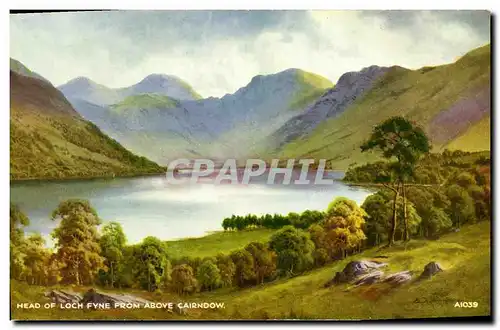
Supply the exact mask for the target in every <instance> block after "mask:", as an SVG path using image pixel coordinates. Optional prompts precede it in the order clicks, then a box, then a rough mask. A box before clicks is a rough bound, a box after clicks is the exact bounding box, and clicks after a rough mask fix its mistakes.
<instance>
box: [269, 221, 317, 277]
mask: <svg viewBox="0 0 500 330" xmlns="http://www.w3.org/2000/svg"><path fill="white" fill-rule="evenodd" d="M269 247H270V248H271V249H272V250H274V251H275V252H276V255H277V268H278V269H279V270H280V271H281V272H284V273H286V274H288V275H295V274H296V273H297V272H301V271H304V270H306V269H307V268H308V267H309V266H310V265H312V264H313V262H314V259H313V256H312V252H313V251H314V243H313V242H312V241H311V239H310V237H309V234H308V233H307V232H305V231H303V230H301V229H297V228H295V227H293V226H285V227H283V228H282V229H281V230H279V231H278V232H276V233H275V234H273V235H272V236H271V240H270V242H269Z"/></svg>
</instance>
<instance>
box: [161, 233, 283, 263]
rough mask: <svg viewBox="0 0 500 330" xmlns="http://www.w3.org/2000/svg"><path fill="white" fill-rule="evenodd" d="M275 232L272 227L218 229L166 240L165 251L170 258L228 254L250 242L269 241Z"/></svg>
mask: <svg viewBox="0 0 500 330" xmlns="http://www.w3.org/2000/svg"><path fill="white" fill-rule="evenodd" d="M274 232H275V230H272V229H266V228H259V229H249V230H243V231H219V232H214V233H211V234H210V235H207V236H202V237H195V238H185V239H181V240H177V241H168V242H167V253H168V255H169V257H170V258H173V259H175V258H180V257H193V258H196V257H200V258H204V257H212V256H215V255H217V254H218V253H225V254H228V253H230V252H232V251H234V250H238V249H242V248H244V247H245V246H246V245H247V244H249V243H251V242H262V243H265V242H267V241H269V238H270V237H271V235H272V234H273V233H274Z"/></svg>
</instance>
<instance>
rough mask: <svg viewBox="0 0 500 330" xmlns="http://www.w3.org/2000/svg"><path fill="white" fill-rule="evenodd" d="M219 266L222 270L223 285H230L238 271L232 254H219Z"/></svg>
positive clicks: (217, 258)
mask: <svg viewBox="0 0 500 330" xmlns="http://www.w3.org/2000/svg"><path fill="white" fill-rule="evenodd" d="M216 260H217V268H219V271H220V279H221V285H222V286H224V287H229V286H231V285H232V284H233V278H234V276H235V273H236V266H235V264H234V262H233V259H231V257H230V256H228V255H225V254H218V255H217V257H216Z"/></svg>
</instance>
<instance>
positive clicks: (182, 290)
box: [172, 264, 198, 295]
mask: <svg viewBox="0 0 500 330" xmlns="http://www.w3.org/2000/svg"><path fill="white" fill-rule="evenodd" d="M197 288H198V281H197V280H196V278H195V277H194V274H193V268H191V266H188V265H186V264H182V265H177V266H175V267H174V268H173V269H172V289H173V290H174V291H175V292H177V293H178V294H180V295H183V294H191V293H194V292H196V290H197Z"/></svg>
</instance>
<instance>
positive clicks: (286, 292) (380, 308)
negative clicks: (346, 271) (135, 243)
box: [11, 222, 491, 320]
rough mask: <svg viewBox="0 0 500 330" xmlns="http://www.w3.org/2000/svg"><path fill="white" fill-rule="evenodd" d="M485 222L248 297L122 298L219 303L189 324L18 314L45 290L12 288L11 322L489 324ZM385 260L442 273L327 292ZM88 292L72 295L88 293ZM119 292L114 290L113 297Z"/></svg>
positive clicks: (129, 314)
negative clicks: (364, 264) (352, 268)
mask: <svg viewBox="0 0 500 330" xmlns="http://www.w3.org/2000/svg"><path fill="white" fill-rule="evenodd" d="M490 231H491V226H490V222H482V223H479V224H474V225H468V226H465V227H463V228H461V230H460V232H456V233H451V234H447V235H444V236H442V237H441V238H439V239H438V240H412V241H410V242H409V243H407V244H397V245H395V246H394V247H391V248H386V249H380V248H378V247H377V248H373V249H370V250H367V251H365V252H363V253H361V254H358V255H354V256H351V257H348V258H346V259H345V260H342V261H340V262H334V263H333V264H330V265H327V266H324V267H323V268H320V269H317V270H314V271H311V272H308V273H306V274H303V275H300V276H297V277H294V278H291V279H286V278H284V279H280V280H277V281H275V282H270V283H266V284H263V285H260V286H256V287H252V288H248V289H237V288H230V289H218V290H215V291H211V292H201V293H197V294H195V295H192V296H178V295H177V294H175V293H171V292H169V291H168V290H165V291H163V292H155V293H148V292H146V291H140V290H131V289H128V290H121V291H120V292H122V293H132V294H134V295H137V296H140V297H144V298H146V299H149V300H151V301H158V302H179V301H183V302H218V303H224V304H225V308H224V309H218V310H206V309H191V310H189V312H188V315H186V316H179V315H176V314H170V313H167V312H165V311H164V310H154V309H131V310H97V311H92V310H68V309H66V310H59V309H53V310H50V309H48V310H47V309H29V310H20V309H17V308H15V306H16V304H17V303H19V302H26V301H29V302H41V303H43V302H46V301H47V298H45V297H44V292H45V291H47V288H44V287H39V286H30V285H27V284H26V283H21V282H17V281H11V310H12V318H13V319H24V320H26V319H27V320H33V319H49V320H50V319H52V320H65V319H115V320H117V319H147V320H162V319H173V318H181V319H218V320H220V319H283V318H290V319H340V320H345V319H358V320H359V319H364V320H366V319H394V318H434V317H463V316H481V315H482V316H487V315H490V314H491V311H490V304H491V301H490V294H491V291H490V288H491V276H490V275H491V268H490V262H491V255H490V244H491V241H490ZM381 255H383V256H385V257H386V258H384V259H379V260H383V261H384V262H387V263H388V264H389V266H388V268H386V269H384V272H385V273H386V274H389V273H393V272H398V271H404V270H410V271H414V273H415V277H418V275H419V274H420V273H421V272H422V270H423V268H424V266H425V265H426V264H427V263H429V262H431V261H436V262H438V263H440V265H441V266H442V267H443V269H444V271H443V272H442V273H439V274H437V275H436V276H434V277H433V278H432V279H428V280H423V281H417V282H415V281H414V282H411V283H408V284H405V285H403V286H401V287H395V288H390V287H388V286H384V285H380V284H376V285H367V286H361V287H359V288H351V289H349V288H348V286H347V285H338V286H332V287H330V288H324V284H325V283H326V282H327V281H329V280H331V279H332V278H333V277H334V275H335V272H338V271H341V270H342V269H343V268H344V267H345V265H346V264H347V263H348V262H349V261H352V260H361V259H371V258H376V257H377V256H381ZM88 289H89V288H88V287H86V288H84V287H80V288H78V287H76V288H75V287H74V288H71V290H75V291H86V290H88ZM115 291H117V290H115ZM457 301H470V302H477V303H478V305H477V306H478V307H477V308H458V307H455V303H456V302H457Z"/></svg>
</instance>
